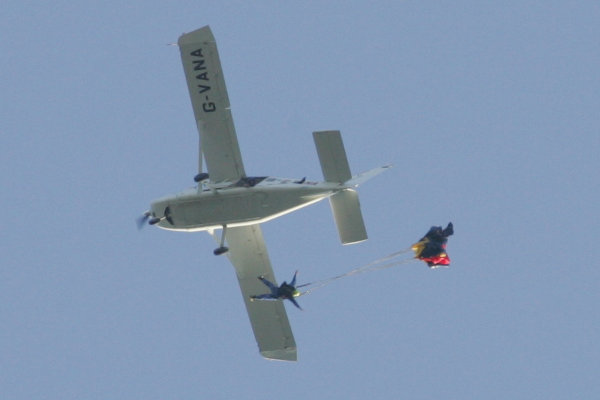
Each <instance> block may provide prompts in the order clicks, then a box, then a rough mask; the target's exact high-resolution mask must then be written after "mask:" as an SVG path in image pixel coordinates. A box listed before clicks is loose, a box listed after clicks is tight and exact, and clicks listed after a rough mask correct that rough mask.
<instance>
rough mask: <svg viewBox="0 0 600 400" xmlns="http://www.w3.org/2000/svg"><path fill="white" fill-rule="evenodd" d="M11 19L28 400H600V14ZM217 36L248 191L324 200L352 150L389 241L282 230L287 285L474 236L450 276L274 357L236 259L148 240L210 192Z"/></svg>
mask: <svg viewBox="0 0 600 400" xmlns="http://www.w3.org/2000/svg"><path fill="white" fill-rule="evenodd" d="M254 3H258V4H253V5H250V4H249V2H246V1H223V2H202V1H172V2H167V3H165V2H161V1H143V2H142V1H136V0H133V1H129V2H126V3H124V4H123V5H104V4H101V3H94V2H82V3H77V2H75V3H74V2H71V1H60V0H59V1H54V2H41V1H13V0H8V1H7V2H4V4H3V7H2V8H3V10H2V13H0V32H1V38H2V39H1V40H0V46H1V47H0V50H1V53H2V57H1V58H0V65H1V71H2V79H0V85H1V86H0V90H1V93H2V95H1V100H2V107H0V133H1V134H0V154H1V156H0V160H1V163H2V164H1V167H2V168H1V169H0V171H1V172H0V182H1V185H2V191H1V195H0V199H1V204H0V205H1V210H2V225H3V229H2V233H1V234H0V235H1V236H0V238H1V239H0V246H1V253H0V254H1V256H0V257H1V262H0V321H1V329H0V392H2V397H3V398H6V399H15V400H17V399H60V400H66V399H115V400H116V399H133V398H143V399H192V398H205V399H234V398H238V399H246V398H248V399H249V398H252V399H257V398H273V397H274V396H283V397H285V398H288V399H306V398H328V399H364V398H407V399H440V398H447V399H482V398H486V399H507V398H510V399H532V398H545V399H549V398H552V399H559V398H563V399H564V398H578V399H591V398H597V397H598V395H599V392H600V390H599V389H598V381H597V377H598V369H599V367H600V362H599V360H600V345H599V344H598V337H599V334H600V316H599V311H598V302H599V300H600V295H599V292H598V287H599V286H598V285H599V283H600V282H599V281H600V269H599V268H598V265H597V257H596V254H597V250H596V247H597V238H598V234H599V233H600V232H599V228H598V227H599V226H600V208H599V206H598V204H599V203H600V198H599V197H600V196H599V183H600V179H599V177H598V173H599V169H600V168H599V167H600V163H599V162H598V151H599V150H600V134H599V133H600V113H599V112H598V109H599V105H600V94H599V93H600V79H599V73H598V71H599V70H600V42H599V41H598V38H599V37H600V24H599V23H598V21H600V4H599V3H598V2H596V1H576V2H575V1H566V2H565V1H552V0H550V1H527V0H526V1H522V0H521V1H503V2H481V1H435V2H423V1H402V2H401V1H388V2H376V3H373V2H370V1H369V2H367V1H364V2H341V1H339V2H317V1H303V2H285V3H287V4H285V5H281V4H280V3H281V2H276V1H269V2H266V1H265V2H254ZM206 24H210V25H211V27H212V29H213V32H214V34H215V36H216V38H217V42H218V45H219V50H220V55H221V61H222V65H223V69H224V73H225V79H226V82H227V86H228V90H229V97H230V100H231V104H232V112H233V116H234V120H235V125H236V130H237V133H238V138H239V142H240V146H241V150H242V155H243V158H244V163H245V166H246V171H248V173H250V174H253V175H276V176H284V177H288V176H289V177H303V176H307V177H308V179H312V180H317V179H321V171H320V167H319V163H318V160H317V155H316V151H315V148H314V144H313V141H312V137H311V132H312V131H315V130H325V129H340V130H341V131H342V135H343V138H344V142H345V145H346V151H347V153H348V157H349V160H350V164H351V168H352V170H353V172H354V173H358V172H361V171H363V170H367V169H369V168H372V167H375V166H378V165H382V164H386V163H392V164H394V168H393V169H392V170H390V171H388V172H386V173H385V174H384V175H381V176H379V177H377V178H375V179H374V180H372V181H369V182H368V183H367V184H365V185H364V186H363V187H361V188H360V195H361V204H362V209H363V214H364V218H365V221H366V223H367V229H368V232H369V236H370V240H369V241H367V242H365V243H362V244H359V245H355V246H348V247H344V246H341V245H340V244H339V240H338V237H337V232H336V230H335V225H334V223H333V219H332V216H331V213H330V210H329V205H328V204H327V202H322V203H319V204H317V205H314V206H312V207H309V208H306V209H303V210H300V211H298V212H297V213H294V214H291V215H288V216H285V217H283V218H280V219H278V220H274V221H271V222H269V223H267V224H265V225H263V232H264V235H265V240H266V242H267V246H268V249H269V252H270V257H271V261H272V263H273V267H274V270H275V274H276V276H277V278H278V279H279V280H280V281H281V280H284V279H290V278H291V276H292V274H293V272H294V270H296V269H299V270H300V278H299V279H300V281H311V280H315V279H321V278H326V277H329V276H332V275H336V274H339V273H343V272H345V271H347V270H349V269H352V268H354V267H357V266H360V265H363V264H366V263H368V262H370V261H372V260H374V259H377V258H380V257H382V256H385V255H387V254H390V253H393V252H395V251H397V250H400V249H403V248H406V247H407V246H409V245H410V244H411V243H412V242H414V241H415V240H417V239H419V238H420V237H421V236H422V235H423V234H424V233H425V232H426V231H427V229H428V228H429V227H430V226H431V225H445V224H446V223H447V222H448V221H452V222H454V224H455V230H456V234H455V236H453V237H452V238H451V240H450V243H449V247H448V249H449V253H450V256H451V257H452V261H453V264H452V266H451V268H449V269H445V270H436V271H431V270H428V268H427V267H426V266H424V264H409V265H404V266H400V267H397V268H392V269H387V270H384V271H379V272H373V273H369V274H363V275H359V276H354V277H349V278H347V279H344V280H340V281H337V282H335V283H333V284H331V285H330V286H328V287H327V288H324V289H322V290H319V291H316V292H314V293H313V294H311V295H310V296H306V297H302V298H301V299H300V303H301V304H302V306H303V307H304V309H305V311H303V312H301V311H299V310H297V309H295V308H293V307H289V305H288V306H286V307H287V310H288V315H289V318H290V321H291V323H292V327H293V330H294V334H295V338H296V342H297V344H298V355H299V362H298V363H296V364H290V363H277V362H269V361H265V360H263V359H262V358H261V357H260V355H259V353H258V351H257V347H256V344H255V341H254V337H253V335H252V332H251V329H250V324H249V322H248V319H247V316H246V312H245V309H244V306H243V304H242V299H241V295H240V293H239V288H238V284H237V282H236V279H235V273H234V270H233V268H232V267H231V266H230V264H229V262H228V260H227V258H225V257H221V258H217V257H214V256H213V255H212V249H213V248H214V247H215V243H214V241H213V240H212V239H211V238H210V237H209V236H208V235H207V234H204V233H198V234H185V233H174V232H167V231H162V230H159V229H152V228H149V229H145V230H143V231H142V232H138V231H137V229H136V227H135V223H134V220H135V218H136V217H137V216H138V215H140V214H141V213H142V212H143V211H145V210H146V209H147V207H148V205H149V203H150V201H151V200H153V199H154V198H157V197H160V196H162V195H164V194H169V193H173V192H176V191H178V190H180V189H183V188H185V187H188V186H191V185H192V184H193V182H192V177H193V176H194V174H195V173H196V163H197V161H196V160H197V154H196V153H197V133H196V128H195V123H194V119H193V114H192V110H191V106H190V101H189V98H188V95H187V88H186V86H185V79H184V76H183V70H182V67H181V65H180V58H179V52H178V50H177V48H176V47H172V46H167V44H168V43H173V42H176V40H177V38H178V36H179V35H180V34H181V33H183V32H186V31H191V30H194V29H196V28H199V27H201V26H204V25H206Z"/></svg>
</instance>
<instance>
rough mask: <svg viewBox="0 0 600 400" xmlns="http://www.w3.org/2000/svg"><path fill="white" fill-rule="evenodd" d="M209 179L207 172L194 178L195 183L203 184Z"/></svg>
mask: <svg viewBox="0 0 600 400" xmlns="http://www.w3.org/2000/svg"><path fill="white" fill-rule="evenodd" d="M207 179H208V174H207V173H206V172H201V173H199V174H198V175H196V176H195V177H194V182H196V183H198V182H202V181H205V180H207Z"/></svg>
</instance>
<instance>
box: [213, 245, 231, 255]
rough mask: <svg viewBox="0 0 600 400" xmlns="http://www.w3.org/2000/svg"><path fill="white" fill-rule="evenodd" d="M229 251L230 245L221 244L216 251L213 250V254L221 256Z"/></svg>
mask: <svg viewBox="0 0 600 400" xmlns="http://www.w3.org/2000/svg"><path fill="white" fill-rule="evenodd" d="M228 251H229V247H225V246H221V247H219V248H217V249H215V251H213V254H214V255H215V256H220V255H221V254H225V253H227V252H228Z"/></svg>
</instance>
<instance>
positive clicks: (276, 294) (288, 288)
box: [250, 271, 302, 310]
mask: <svg viewBox="0 0 600 400" xmlns="http://www.w3.org/2000/svg"><path fill="white" fill-rule="evenodd" d="M297 274H298V271H296V272H295V273H294V278H293V279H292V281H291V282H290V283H287V282H286V281H283V283H282V284H281V286H279V287H278V286H277V285H275V284H274V283H273V282H271V281H269V280H268V279H266V278H265V277H264V276H259V277H258V279H260V281H261V282H262V283H264V284H265V286H267V287H268V288H269V289H270V290H271V293H265V294H259V295H256V296H250V300H251V301H254V300H285V299H287V300H289V301H291V302H292V303H293V304H294V305H295V306H296V307H298V308H299V309H300V310H302V307H300V305H299V304H298V303H297V302H296V299H294V297H298V296H300V294H301V293H300V291H298V290H297V289H296V275H297Z"/></svg>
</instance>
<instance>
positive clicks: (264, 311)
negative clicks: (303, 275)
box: [227, 225, 296, 361]
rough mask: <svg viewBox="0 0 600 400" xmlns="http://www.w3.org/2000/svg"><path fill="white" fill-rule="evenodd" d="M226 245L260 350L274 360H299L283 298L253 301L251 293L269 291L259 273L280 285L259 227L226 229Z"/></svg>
mask: <svg viewBox="0 0 600 400" xmlns="http://www.w3.org/2000/svg"><path fill="white" fill-rule="evenodd" d="M227 244H228V246H229V252H227V256H228V257H229V260H230V261H231V263H232V264H233V266H234V267H235V271H236V273H237V278H238V281H239V284H240V288H241V289H242V296H243V297H244V303H245V304H246V310H247V311H248V317H249V318H250V323H251V324H252V330H253V331H254V336H255V337H256V342H257V343H258V348H259V350H260V353H261V354H262V356H263V357H265V358H269V359H273V360H285V361H296V342H295V341H294V335H293V334H292V328H291V327H290V322H289V320H288V317H287V314H286V312H285V308H284V305H283V301H250V296H253V295H258V294H263V293H268V291H269V289H268V288H267V287H266V286H265V285H264V284H263V283H262V282H261V281H260V280H259V279H258V277H259V276H264V277H265V278H267V279H268V280H269V281H271V282H273V283H275V284H277V282H276V280H275V276H274V275H273V268H271V263H270V261H269V255H268V254H267V248H266V246H265V242H264V240H263V235H262V231H261V229H260V226H259V225H250V226H242V227H234V228H227Z"/></svg>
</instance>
